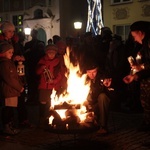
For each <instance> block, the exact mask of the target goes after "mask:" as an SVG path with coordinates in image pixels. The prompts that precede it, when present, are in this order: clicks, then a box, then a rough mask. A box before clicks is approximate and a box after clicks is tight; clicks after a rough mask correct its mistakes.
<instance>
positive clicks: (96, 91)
mask: <svg viewBox="0 0 150 150" xmlns="http://www.w3.org/2000/svg"><path fill="white" fill-rule="evenodd" d="M85 72H86V74H87V82H88V81H90V82H91V87H90V88H91V89H90V92H89V95H88V98H87V102H88V104H87V106H88V107H89V106H91V109H92V110H93V112H94V115H95V117H96V120H97V123H98V126H99V127H100V128H99V130H98V131H97V134H100V135H101V134H107V133H108V127H107V123H108V116H109V105H110V101H111V98H112V96H113V94H114V89H113V88H112V87H111V82H112V78H111V77H110V76H109V75H108V74H106V73H104V72H102V71H101V70H100V68H99V67H98V65H97V64H96V63H94V62H93V61H92V62H89V63H88V64H87V65H86V67H85ZM85 105H86V104H85Z"/></svg>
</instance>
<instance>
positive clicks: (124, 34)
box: [113, 24, 130, 41]
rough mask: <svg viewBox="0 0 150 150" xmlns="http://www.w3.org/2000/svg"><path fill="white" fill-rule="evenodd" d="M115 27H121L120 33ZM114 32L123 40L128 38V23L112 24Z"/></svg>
mask: <svg viewBox="0 0 150 150" xmlns="http://www.w3.org/2000/svg"><path fill="white" fill-rule="evenodd" d="M117 27H118V28H119V27H122V29H123V30H122V34H120V33H118V32H117ZM113 31H114V34H117V35H120V36H121V37H122V40H123V41H126V40H127V39H128V36H129V33H130V24H121V25H113Z"/></svg>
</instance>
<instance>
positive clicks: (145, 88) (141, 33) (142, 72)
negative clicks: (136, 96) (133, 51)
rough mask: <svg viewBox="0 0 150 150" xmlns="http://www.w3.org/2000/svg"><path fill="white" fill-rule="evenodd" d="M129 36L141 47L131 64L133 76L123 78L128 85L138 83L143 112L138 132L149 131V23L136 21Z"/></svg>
mask: <svg viewBox="0 0 150 150" xmlns="http://www.w3.org/2000/svg"><path fill="white" fill-rule="evenodd" d="M130 30H131V35H132V37H133V38H134V41H135V42H138V43H140V44H141V45H142V48H141V49H140V51H139V52H138V54H137V56H136V58H135V60H136V62H135V63H134V64H131V69H132V70H134V73H133V74H130V75H127V76H126V77H124V78H123V80H124V82H125V83H127V84H129V83H131V82H133V81H140V91H141V96H140V99H141V104H142V107H143V110H144V121H143V124H142V125H141V127H140V129H139V130H140V131H150V22H146V21H137V22H134V23H133V24H132V25H131V26H130Z"/></svg>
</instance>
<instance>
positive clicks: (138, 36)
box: [131, 31, 145, 44]
mask: <svg viewBox="0 0 150 150" xmlns="http://www.w3.org/2000/svg"><path fill="white" fill-rule="evenodd" d="M131 35H132V37H133V38H134V41H135V42H138V43H140V44H142V40H143V38H144V36H145V34H144V33H143V32H141V31H131Z"/></svg>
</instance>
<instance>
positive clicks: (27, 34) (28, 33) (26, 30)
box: [24, 27, 31, 41]
mask: <svg viewBox="0 0 150 150" xmlns="http://www.w3.org/2000/svg"><path fill="white" fill-rule="evenodd" d="M24 32H25V35H26V37H27V41H28V39H29V35H30V33H31V28H29V27H26V28H24Z"/></svg>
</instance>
